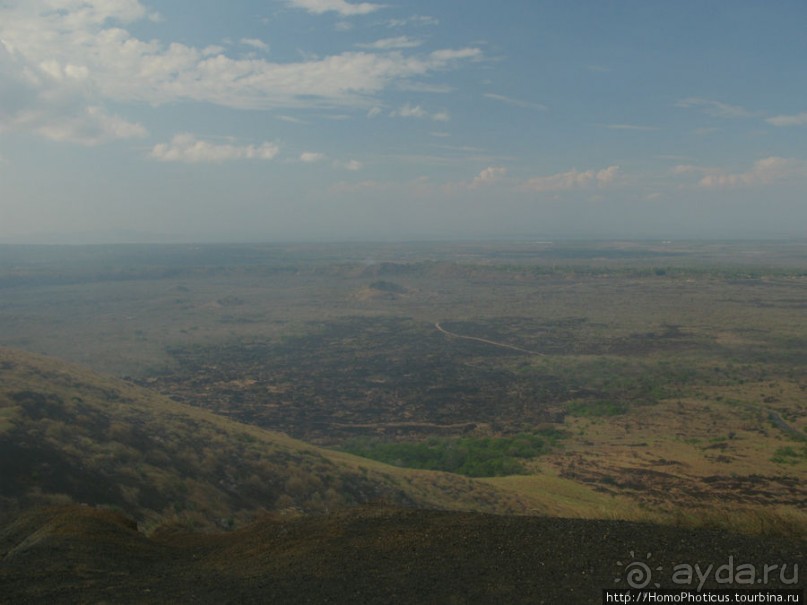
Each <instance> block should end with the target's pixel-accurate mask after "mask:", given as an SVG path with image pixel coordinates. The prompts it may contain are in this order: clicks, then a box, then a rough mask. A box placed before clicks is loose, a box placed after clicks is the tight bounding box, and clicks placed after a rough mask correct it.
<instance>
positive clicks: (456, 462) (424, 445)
mask: <svg viewBox="0 0 807 605" xmlns="http://www.w3.org/2000/svg"><path fill="white" fill-rule="evenodd" d="M564 436H565V435H564V433H562V432H561V431H558V430H557V429H547V430H544V431H537V432H534V433H520V434H518V435H514V436H512V437H454V438H449V437H442V438H441V437H430V438H429V439H426V440H425V441H421V442H415V443H413V442H389V441H382V440H379V439H367V438H364V439H352V440H349V441H347V442H346V443H345V444H344V445H343V446H342V449H344V450H345V451H347V452H350V453H351V454H355V455H357V456H363V457H365V458H371V459H373V460H378V461H380V462H385V463H387V464H392V465H395V466H402V467H407V468H419V469H427V470H436V471H447V472H450V473H457V474H460V475H466V476H468V477H501V476H505V475H520V474H524V473H526V472H527V468H526V467H525V466H524V463H523V462H524V461H525V460H529V459H531V458H535V457H537V456H540V455H542V454H545V453H547V452H548V451H550V449H551V448H552V446H554V445H555V444H556V443H557V442H558V441H559V440H560V439H562V438H563V437H564Z"/></svg>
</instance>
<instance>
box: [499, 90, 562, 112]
mask: <svg viewBox="0 0 807 605" xmlns="http://www.w3.org/2000/svg"><path fill="white" fill-rule="evenodd" d="M483 96H484V97H485V98H486V99H493V100H494V101H499V102H500V103H504V104H505V105H511V106H513V107H522V108H524V109H535V110H538V111H546V110H547V109H548V107H547V106H546V105H542V104H541V103H532V102H530V101H522V100H520V99H511V98H510V97H505V96H504V95H497V94H494V93H492V92H488V93H485V94H484V95H483Z"/></svg>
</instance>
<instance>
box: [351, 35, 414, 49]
mask: <svg viewBox="0 0 807 605" xmlns="http://www.w3.org/2000/svg"><path fill="white" fill-rule="evenodd" d="M422 44H423V42H422V41H421V40H414V39H412V38H409V37H408V36H398V37H397V38H384V39H382V40H376V41H375V42H370V43H368V44H357V45H356V46H358V47H359V48H372V49H376V50H390V49H394V48H417V47H418V46H420V45H422Z"/></svg>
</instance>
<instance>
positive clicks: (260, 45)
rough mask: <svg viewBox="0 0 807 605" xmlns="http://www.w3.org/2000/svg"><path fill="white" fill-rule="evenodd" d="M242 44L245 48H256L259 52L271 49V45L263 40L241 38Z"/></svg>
mask: <svg viewBox="0 0 807 605" xmlns="http://www.w3.org/2000/svg"><path fill="white" fill-rule="evenodd" d="M241 44H243V45H244V46H251V47H252V48H256V49H258V50H268V49H269V45H268V44H267V43H266V42H264V41H263V40H258V39H257V38H241Z"/></svg>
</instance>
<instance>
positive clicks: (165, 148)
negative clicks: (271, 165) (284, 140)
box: [151, 133, 280, 164]
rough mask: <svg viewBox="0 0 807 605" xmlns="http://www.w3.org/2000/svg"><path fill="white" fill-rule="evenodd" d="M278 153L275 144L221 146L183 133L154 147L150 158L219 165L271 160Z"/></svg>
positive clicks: (278, 148)
mask: <svg viewBox="0 0 807 605" xmlns="http://www.w3.org/2000/svg"><path fill="white" fill-rule="evenodd" d="M279 151H280V147H278V146H277V145H276V144H275V143H263V144H262V145H258V146H255V145H240V146H239V145H230V144H224V145H221V144H215V143H211V142H209V141H203V140H200V139H198V138H196V136H195V135H193V134H189V133H184V134H178V135H176V136H175V137H174V138H173V139H171V142H170V143H160V144H158V145H155V146H154V148H153V149H152V150H151V157H152V158H153V159H155V160H159V161H161V162H183V163H186V164H199V163H221V162H229V161H232V160H271V159H273V158H274V157H275V156H276V155H277V154H278V152H279Z"/></svg>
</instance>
